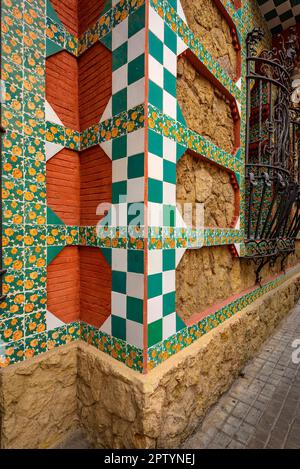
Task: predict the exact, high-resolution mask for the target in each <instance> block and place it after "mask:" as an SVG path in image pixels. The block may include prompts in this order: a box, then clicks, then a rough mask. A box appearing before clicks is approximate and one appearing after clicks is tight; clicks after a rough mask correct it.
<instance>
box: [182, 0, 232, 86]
mask: <svg viewBox="0 0 300 469" xmlns="http://www.w3.org/2000/svg"><path fill="white" fill-rule="evenodd" d="M181 4H182V7H183V10H184V13H185V15H186V19H187V22H188V25H189V27H190V29H191V30H192V31H193V32H194V34H196V35H197V36H198V37H199V39H200V40H201V42H202V43H203V44H204V46H205V48H206V49H207V50H208V51H209V52H210V53H211V55H212V56H213V57H214V58H215V59H217V60H218V62H219V64H220V65H221V67H222V68H223V69H224V70H226V71H227V73H228V74H229V75H230V76H231V77H232V78H235V76H236V68H237V54H236V51H235V49H234V46H233V44H232V34H231V29H230V26H229V24H228V23H227V22H226V20H225V19H224V18H223V16H222V15H221V13H220V12H219V10H218V8H217V6H216V3H215V1H214V0H193V1H191V0H181Z"/></svg>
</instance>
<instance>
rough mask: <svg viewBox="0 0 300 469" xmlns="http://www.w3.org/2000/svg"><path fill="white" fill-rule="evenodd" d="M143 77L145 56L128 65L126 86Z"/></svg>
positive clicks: (142, 55)
mask: <svg viewBox="0 0 300 469" xmlns="http://www.w3.org/2000/svg"><path fill="white" fill-rule="evenodd" d="M144 76H145V55H144V54H141V55H140V56H139V57H136V59H134V60H132V61H131V62H129V64H128V85H131V84H132V83H135V82H136V81H138V80H140V79H141V78H143V77H144Z"/></svg>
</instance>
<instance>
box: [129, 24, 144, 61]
mask: <svg viewBox="0 0 300 469" xmlns="http://www.w3.org/2000/svg"><path fill="white" fill-rule="evenodd" d="M144 52H145V28H144V29H141V30H140V31H139V32H138V33H136V34H135V35H134V36H132V37H130V38H129V39H128V62H131V61H132V60H133V59H135V58H136V57H138V56H139V55H141V54H144Z"/></svg>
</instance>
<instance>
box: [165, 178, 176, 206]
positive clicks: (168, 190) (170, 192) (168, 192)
mask: <svg viewBox="0 0 300 469" xmlns="http://www.w3.org/2000/svg"><path fill="white" fill-rule="evenodd" d="M163 203H164V204H166V205H176V184H171V183H169V182H164V183H163Z"/></svg>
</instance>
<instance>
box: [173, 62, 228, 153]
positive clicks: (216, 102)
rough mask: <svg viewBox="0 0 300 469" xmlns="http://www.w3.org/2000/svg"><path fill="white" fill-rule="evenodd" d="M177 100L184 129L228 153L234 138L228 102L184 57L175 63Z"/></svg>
mask: <svg viewBox="0 0 300 469" xmlns="http://www.w3.org/2000/svg"><path fill="white" fill-rule="evenodd" d="M177 97H178V101H179V104H180V106H181V110H182V113H183V115H184V117H185V119H186V122H187V125H188V127H190V129H192V130H194V131H195V132H198V133H199V134H201V135H203V136H204V137H207V138H209V139H210V140H211V141H212V142H213V143H215V144H216V145H217V146H218V147H220V148H222V149H223V150H226V151H228V152H229V153H231V152H232V150H233V147H234V141H235V138H234V122H233V119H232V115H231V108H230V105H229V102H228V99H227V98H225V97H224V96H223V95H222V94H221V93H220V91H219V90H218V89H217V88H216V87H215V86H214V85H213V84H212V83H211V82H210V81H209V80H207V79H206V78H205V77H203V76H202V75H200V74H199V73H198V72H197V71H196V70H195V68H194V67H193V65H192V64H191V63H190V62H189V61H188V60H187V59H186V58H185V57H181V58H180V59H179V60H178V69H177Z"/></svg>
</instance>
